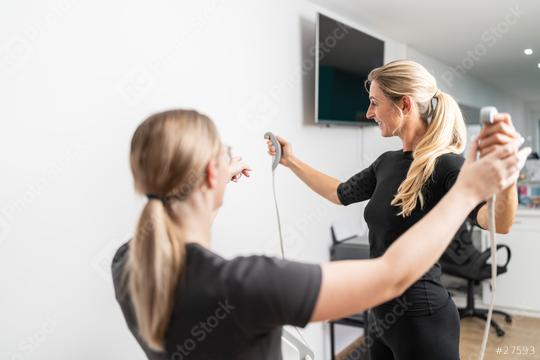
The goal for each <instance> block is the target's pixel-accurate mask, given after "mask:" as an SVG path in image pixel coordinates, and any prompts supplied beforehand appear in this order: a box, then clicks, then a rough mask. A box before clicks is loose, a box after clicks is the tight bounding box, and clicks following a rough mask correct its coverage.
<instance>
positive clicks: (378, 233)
mask: <svg viewBox="0 0 540 360" xmlns="http://www.w3.org/2000/svg"><path fill="white" fill-rule="evenodd" d="M412 161H413V155H412V152H411V151H402V150H397V151H388V152H385V153H384V154H382V155H381V156H379V158H378V159H377V160H375V162H373V164H371V165H370V166H369V167H368V168H367V169H364V170H362V171H361V172H359V173H358V174H356V175H354V176H352V177H351V178H350V179H349V180H347V181H346V182H344V183H341V184H340V185H339V187H338V191H337V194H338V197H339V199H340V201H341V203H342V204H343V205H349V204H353V203H357V202H361V201H365V200H369V202H368V203H367V205H366V207H365V210H364V219H365V221H366V223H367V226H368V229H369V234H368V237H369V244H370V253H371V257H373V258H375V257H379V256H381V255H383V254H384V252H385V251H386V249H388V247H389V246H390V245H391V244H392V243H393V242H394V241H395V240H396V239H397V238H398V237H399V236H400V235H402V234H403V233H404V232H406V231H407V230H408V229H409V228H410V227H411V226H413V225H414V224H415V223H416V222H417V221H419V220H420V219H422V218H423V217H424V216H425V215H426V214H427V213H428V212H429V211H430V210H431V209H433V207H434V206H435V205H437V203H438V202H439V201H440V200H441V198H442V197H443V196H444V195H445V194H446V193H447V192H448V190H449V189H450V188H451V187H452V186H453V185H454V183H455V182H456V179H457V177H458V174H459V171H460V169H461V167H462V166H463V163H464V161H465V159H464V158H463V157H462V156H460V155H457V154H445V155H441V156H440V157H439V158H438V159H437V161H436V164H435V169H434V171H433V174H432V176H431V177H430V178H429V180H428V181H427V183H426V184H425V185H424V187H423V189H422V194H423V196H424V207H423V208H421V207H420V204H418V205H417V207H416V208H415V209H414V210H413V212H412V213H411V214H410V216H407V217H403V216H401V215H398V213H399V212H400V211H401V208H400V207H398V206H394V205H391V202H392V200H393V199H394V196H395V195H396V194H397V192H398V188H399V186H400V185H401V183H402V182H403V181H404V180H405V178H406V177H407V172H408V171H409V168H410V166H411V163H412ZM480 206H481V205H479V206H478V207H476V208H475V210H474V211H473V212H472V213H471V214H469V218H470V219H472V220H473V221H476V215H477V213H478V210H479V208H480ZM439 225H440V226H441V227H444V226H445V224H444V223H441V224H439ZM440 276H441V266H440V264H439V263H436V264H435V265H434V266H433V267H431V269H429V271H428V272H427V273H426V274H424V275H423V276H422V278H421V279H419V280H418V281H417V282H416V283H414V284H413V285H412V286H411V287H410V288H409V289H408V290H407V291H406V292H405V293H404V294H403V295H402V296H401V297H400V298H397V299H394V300H391V301H389V302H387V303H385V304H382V305H380V306H378V307H376V308H375V314H379V315H384V314H386V313H388V312H392V311H393V310H394V309H396V308H399V309H402V308H405V313H406V314H408V315H430V314H432V313H433V312H434V311H435V310H437V309H439V308H441V307H442V306H444V305H445V304H446V303H447V301H448V298H449V294H448V292H447V291H446V289H445V288H444V287H443V286H442V284H441V282H440Z"/></svg>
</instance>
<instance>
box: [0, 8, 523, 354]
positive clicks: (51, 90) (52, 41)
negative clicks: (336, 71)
mask: <svg viewBox="0 0 540 360" xmlns="http://www.w3.org/2000/svg"><path fill="white" fill-rule="evenodd" d="M315 10H316V8H315V7H314V6H313V5H311V4H309V3H307V2H304V1H299V0H298V1H287V0H279V1H258V2H251V1H248V0H239V1H235V2H226V1H225V0H208V1H204V2H189V3H188V2H153V3H149V2H140V1H130V2H128V1H125V2H122V3H119V2H105V1H95V2H82V1H77V0H73V1H69V0H52V1H48V2H47V3H45V2H40V1H37V0H34V1H30V0H25V1H20V2H12V3H10V4H4V5H3V8H2V11H0V76H1V79H2V81H1V82H0V96H1V98H2V99H3V102H2V107H1V108H0V118H1V120H0V153H1V154H2V168H3V169H4V171H3V172H2V177H1V178H2V180H1V181H2V183H1V185H2V186H0V189H1V190H0V283H1V284H2V285H3V289H2V295H1V296H0V318H1V319H2V321H1V324H0V336H1V337H2V342H0V358H2V359H46V358H57V359H65V358H76V359H118V358H130V359H142V358H143V355H142V352H141V351H140V350H139V348H138V346H137V345H136V343H135V341H134V340H133V338H132V336H131V335H130V333H129V332H128V330H127V328H126V327H125V325H124V322H123V318H122V316H121V313H120V311H119V308H118V306H117V305H116V303H115V300H114V296H113V289H112V283H111V280H110V275H109V264H110V260H111V258H112V255H113V253H114V251H115V249H116V248H117V247H118V246H119V245H120V244H121V243H122V242H124V241H126V240H127V239H128V238H129V237H130V235H131V233H132V230H133V228H134V224H135V222H136V219H137V216H138V212H139V209H140V207H141V205H142V203H143V199H140V198H138V197H136V196H135V195H134V193H133V189H132V184H131V177H130V172H129V168H128V162H127V156H128V145H129V140H130V137H131V135H132V132H133V130H134V129H135V127H136V126H137V124H138V123H139V122H140V121H142V120H143V119H144V118H145V117H146V116H147V115H148V114H150V113H151V112H154V111H158V110H163V109H166V108H171V107H192V108H196V109H198V110H200V111H202V112H205V113H207V114H208V115H210V116H211V117H212V118H213V119H214V121H215V122H216V123H217V125H218V127H219V129H220V131H221V135H222V138H223V141H224V142H226V143H229V144H232V145H234V147H235V149H236V151H237V152H238V153H239V154H241V155H243V157H244V158H245V159H246V161H247V162H248V163H250V164H251V165H252V166H253V168H254V173H253V177H252V178H251V179H249V180H248V181H243V182H242V183H240V184H231V186H230V188H229V189H228V192H227V194H226V199H225V205H224V207H223V209H222V211H221V213H220V215H219V216H218V218H217V219H216V224H215V231H214V245H215V246H214V247H215V249H216V251H218V252H220V253H222V254H223V255H224V256H234V255H237V254H247V253H267V254H277V253H278V245H277V244H278V236H277V232H276V231H277V229H276V221H275V216H274V208H273V203H272V197H271V177H270V176H271V174H270V170H269V167H270V159H269V158H268V156H267V155H266V153H265V143H264V141H263V139H262V135H263V133H264V132H265V131H267V130H272V131H274V132H276V133H278V134H281V135H283V136H285V137H287V138H289V139H291V140H292V142H293V144H294V148H295V149H296V151H297V153H298V155H299V157H301V158H302V159H304V160H305V161H307V162H309V163H311V164H313V165H314V166H316V167H317V168H319V169H322V170H324V171H326V172H328V173H329V174H332V175H334V176H336V177H338V178H341V179H346V178H347V177H348V176H350V175H352V174H354V173H355V172H356V171H357V170H359V169H361V168H362V167H363V166H366V165H368V164H369V163H370V162H371V161H372V160H373V159H374V158H375V157H376V156H377V155H378V154H380V153H381V152H382V151H385V150H387V149H391V148H399V142H398V141H396V139H390V140H388V139H385V140H383V139H382V138H380V137H379V135H378V129H376V128H369V129H365V130H361V129H357V128H325V127H318V126H314V125H312V118H313V86H314V77H313V71H312V70H313V69H312V61H313V52H312V49H313V46H314V12H315ZM356 25H357V26H358V27H360V28H361V29H363V28H362V27H361V24H356ZM363 30H365V31H368V29H363ZM368 32H369V31H368ZM372 34H373V35H379V36H380V37H383V38H384V36H383V35H382V34H375V33H372ZM384 39H385V40H387V46H388V47H387V49H386V55H387V56H386V60H387V61H389V60H391V59H394V58H400V57H404V56H405V55H406V53H405V50H406V46H405V44H399V43H397V42H394V41H392V40H391V39H386V38H384ZM412 54H413V53H411V52H409V56H412ZM415 57H416V58H419V57H421V56H420V54H415ZM422 60H425V61H426V62H430V63H431V61H430V60H429V59H428V58H425V57H424V58H422ZM464 86H465V85H464ZM475 93H476V92H475V91H469V92H467V91H466V90H463V92H462V93H461V90H460V94H462V95H460V96H462V99H465V98H468V97H469V96H470V97H472V96H473V95H474V94H475ZM486 96H487V97H486V98H480V99H477V100H475V102H474V103H471V104H483V103H484V102H491V97H490V96H491V95H489V96H488V95H486ZM493 97H494V98H495V97H496V95H493ZM496 98H497V101H498V100H499V98H498V97H496ZM494 101H495V100H494ZM467 103H468V102H467ZM495 104H496V105H497V106H499V107H500V108H501V109H505V108H506V104H507V103H502V102H501V103H500V105H499V103H495ZM508 104H509V105H508V108H511V109H512V110H514V108H512V107H511V106H514V105H513V103H508ZM276 175H277V191H278V197H279V199H278V200H279V203H280V207H281V214H282V223H283V227H284V235H285V238H286V253H287V256H288V257H289V258H293V259H298V260H303V261H310V262H319V261H322V260H324V259H327V257H328V246H329V244H330V233H329V226H330V224H331V222H332V221H333V220H335V219H341V218H346V219H349V220H352V221H357V220H358V219H361V218H362V210H363V205H354V206H351V207H347V208H345V207H341V208H340V207H337V206H334V205H331V204H329V203H327V202H325V201H323V200H321V199H320V198H319V197H317V196H316V195H315V194H314V193H312V192H311V191H310V190H309V189H307V188H306V187H305V186H303V185H302V184H301V183H300V182H299V181H298V180H297V179H295V178H294V176H293V175H291V173H290V172H288V171H286V170H285V169H282V168H280V169H279V170H278V171H277V174H276ZM304 335H305V337H306V338H307V340H308V342H309V343H310V345H311V346H312V347H313V348H314V349H315V351H316V354H317V357H318V358H323V357H326V356H327V354H328V349H327V347H326V345H325V342H326V338H327V336H324V332H323V326H322V325H320V324H316V325H312V326H309V327H308V328H307V330H305V331H304ZM323 336H324V337H323Z"/></svg>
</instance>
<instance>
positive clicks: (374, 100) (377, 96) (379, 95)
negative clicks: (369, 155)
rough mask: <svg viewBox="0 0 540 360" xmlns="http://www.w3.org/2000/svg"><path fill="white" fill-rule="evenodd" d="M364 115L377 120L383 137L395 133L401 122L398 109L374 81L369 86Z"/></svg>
mask: <svg viewBox="0 0 540 360" xmlns="http://www.w3.org/2000/svg"><path fill="white" fill-rule="evenodd" d="M366 116H367V118H368V119H372V120H374V121H375V122H377V124H378V125H379V129H380V130H381V135H382V136H384V137H390V136H394V135H396V130H397V129H398V128H399V126H400V124H401V120H402V117H401V115H400V114H399V111H397V108H396V106H395V105H394V103H393V102H392V100H390V99H389V98H388V97H386V95H384V93H383V92H382V90H381V89H380V88H379V86H378V85H377V82H376V81H372V82H371V85H370V87H369V108H368V111H367V114H366Z"/></svg>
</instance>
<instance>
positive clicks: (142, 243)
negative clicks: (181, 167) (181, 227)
mask: <svg viewBox="0 0 540 360" xmlns="http://www.w3.org/2000/svg"><path fill="white" fill-rule="evenodd" d="M172 226H173V224H172V222H171V219H170V217H169V215H168V213H167V208H166V205H165V204H164V203H163V202H162V201H159V200H149V201H148V202H147V204H146V206H145V207H144V209H143V211H142V214H141V217H140V219H139V223H138V225H137V229H136V232H135V236H134V237H133V239H132V241H131V245H130V252H129V259H128V263H127V266H128V271H127V274H129V275H128V277H127V285H128V289H129V293H130V294H131V301H132V302H133V308H134V309H135V315H136V318H137V322H138V331H139V334H140V336H141V337H142V338H143V339H145V341H146V343H147V344H148V346H149V347H150V348H151V349H152V350H155V351H163V350H164V344H163V339H164V337H165V332H166V329H167V326H168V324H169V319H170V315H171V312H172V308H173V303H174V294H175V289H176V285H177V283H178V279H179V278H180V275H181V271H182V268H183V265H184V255H185V244H184V241H183V240H182V239H180V237H179V236H178V235H176V233H175V232H174V231H172V229H171V227H172Z"/></svg>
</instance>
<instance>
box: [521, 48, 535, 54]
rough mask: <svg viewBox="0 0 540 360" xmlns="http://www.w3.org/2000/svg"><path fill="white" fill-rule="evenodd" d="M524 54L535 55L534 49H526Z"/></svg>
mask: <svg viewBox="0 0 540 360" xmlns="http://www.w3.org/2000/svg"><path fill="white" fill-rule="evenodd" d="M523 52H524V53H525V55H532V53H533V51H532V49H525V50H523Z"/></svg>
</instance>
